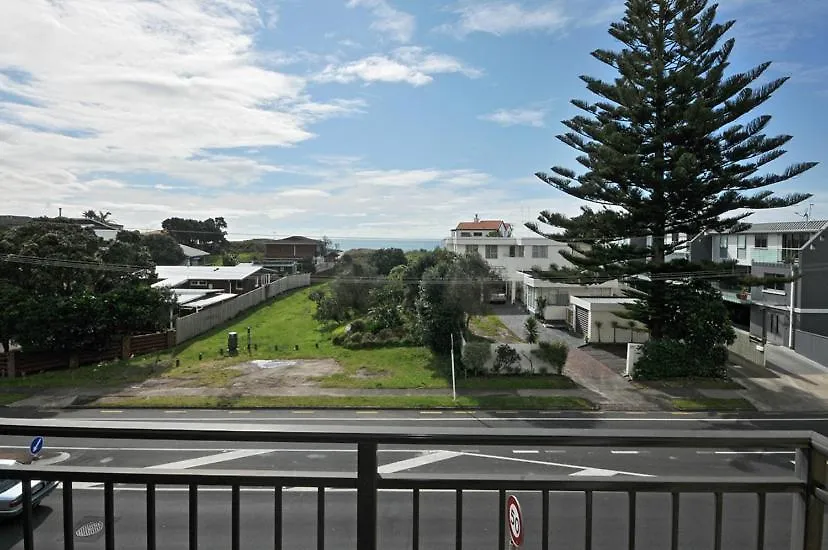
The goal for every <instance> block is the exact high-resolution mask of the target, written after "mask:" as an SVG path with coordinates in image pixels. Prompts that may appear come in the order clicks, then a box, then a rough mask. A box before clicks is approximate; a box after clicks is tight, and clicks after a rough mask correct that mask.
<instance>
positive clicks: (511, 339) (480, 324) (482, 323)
mask: <svg viewBox="0 0 828 550" xmlns="http://www.w3.org/2000/svg"><path fill="white" fill-rule="evenodd" d="M469 329H470V330H471V331H472V333H474V334H476V335H477V336H482V337H484V338H488V339H489V340H492V341H494V342H503V343H507V344H517V343H520V342H523V340H521V339H520V337H519V336H518V335H516V334H515V333H514V332H512V331H511V330H509V327H507V326H506V325H504V324H503V321H501V320H500V317H498V316H497V315H494V314H491V313H490V314H488V315H475V316H474V317H472V318H471V320H470V321H469Z"/></svg>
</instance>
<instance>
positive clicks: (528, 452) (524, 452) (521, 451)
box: [512, 449, 540, 455]
mask: <svg viewBox="0 0 828 550" xmlns="http://www.w3.org/2000/svg"><path fill="white" fill-rule="evenodd" d="M512 452H513V453H515V454H516V455H536V454H538V453H539V452H540V451H531V450H527V449H512Z"/></svg>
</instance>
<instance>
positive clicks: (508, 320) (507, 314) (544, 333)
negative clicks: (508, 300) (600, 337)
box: [491, 304, 584, 348]
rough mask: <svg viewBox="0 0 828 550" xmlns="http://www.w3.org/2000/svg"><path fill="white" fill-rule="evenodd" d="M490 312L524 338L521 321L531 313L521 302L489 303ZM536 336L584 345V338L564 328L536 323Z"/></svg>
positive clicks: (572, 344) (573, 345) (524, 331)
mask: <svg viewBox="0 0 828 550" xmlns="http://www.w3.org/2000/svg"><path fill="white" fill-rule="evenodd" d="M491 308H492V313H494V314H495V315H497V316H498V317H499V318H500V320H501V321H503V324H504V325H506V326H507V327H508V328H509V330H511V331H512V332H514V333H515V334H517V335H518V337H519V338H526V329H525V328H523V323H525V322H526V318H527V317H529V316H530V315H531V314H530V313H529V312H528V311H527V310H526V308H524V307H523V305H521V304H491ZM538 337H539V338H540V340H547V341H550V342H565V343H566V344H567V345H568V346H569V347H570V348H577V347H578V346H582V345H584V340H583V339H582V338H578V337H577V336H572V335H571V334H569V333H568V332H566V331H565V330H558V329H554V328H549V327H545V326H543V325H538Z"/></svg>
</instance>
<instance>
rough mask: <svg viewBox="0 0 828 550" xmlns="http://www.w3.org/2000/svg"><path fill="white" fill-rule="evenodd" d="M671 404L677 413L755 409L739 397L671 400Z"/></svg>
mask: <svg viewBox="0 0 828 550" xmlns="http://www.w3.org/2000/svg"><path fill="white" fill-rule="evenodd" d="M671 404H672V405H673V408H675V409H676V410H677V411H755V410H756V407H754V406H753V404H752V403H751V402H750V401H748V400H747V399H743V398H741V397H736V398H715V397H692V398H681V399H672V400H671Z"/></svg>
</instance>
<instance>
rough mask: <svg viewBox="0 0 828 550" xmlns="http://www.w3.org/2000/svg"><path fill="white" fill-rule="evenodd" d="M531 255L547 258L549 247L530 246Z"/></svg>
mask: <svg viewBox="0 0 828 550" xmlns="http://www.w3.org/2000/svg"><path fill="white" fill-rule="evenodd" d="M532 257H533V258H548V257H549V247H548V246H538V245H533V246H532Z"/></svg>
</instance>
